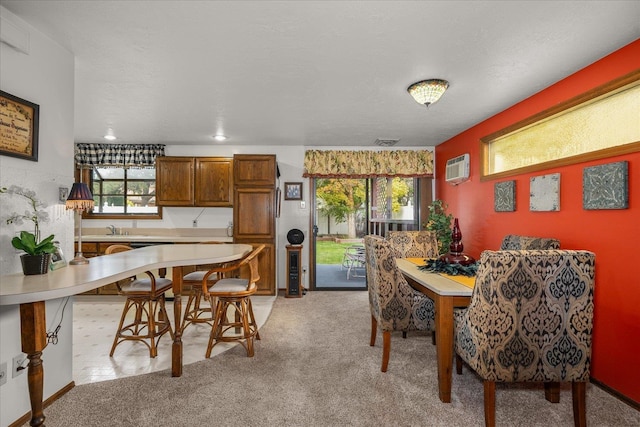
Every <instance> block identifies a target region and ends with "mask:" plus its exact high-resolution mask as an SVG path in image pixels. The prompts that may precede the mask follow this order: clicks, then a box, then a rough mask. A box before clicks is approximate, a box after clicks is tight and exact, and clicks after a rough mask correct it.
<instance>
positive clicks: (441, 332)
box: [435, 295, 453, 403]
mask: <svg viewBox="0 0 640 427" xmlns="http://www.w3.org/2000/svg"><path fill="white" fill-rule="evenodd" d="M435 305H436V354H437V356H438V394H439V396H440V400H441V401H442V402H445V403H449V402H451V373H452V369H453V298H452V297H448V296H442V295H437V296H436V298H435Z"/></svg>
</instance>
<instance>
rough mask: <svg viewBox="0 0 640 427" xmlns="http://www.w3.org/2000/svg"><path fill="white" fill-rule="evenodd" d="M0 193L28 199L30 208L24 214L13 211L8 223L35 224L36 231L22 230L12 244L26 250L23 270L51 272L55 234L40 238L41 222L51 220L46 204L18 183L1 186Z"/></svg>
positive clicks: (54, 249) (26, 272)
mask: <svg viewBox="0 0 640 427" xmlns="http://www.w3.org/2000/svg"><path fill="white" fill-rule="evenodd" d="M0 193H6V194H9V195H18V196H21V197H24V198H25V199H27V200H28V203H29V206H30V208H31V209H30V210H29V211H25V212H24V214H20V213H17V212H13V213H12V214H11V215H10V216H9V217H8V218H7V219H6V223H7V224H16V225H21V224H22V223H23V221H25V220H26V221H31V222H33V225H34V232H33V233H31V232H29V231H21V232H20V237H17V236H16V237H14V238H13V239H12V240H11V245H12V246H13V247H14V248H16V249H19V250H21V251H24V252H25V254H24V255H21V256H20V261H21V262H22V271H23V272H24V274H26V275H31V274H45V273H48V272H49V265H50V264H51V254H52V253H54V252H55V251H56V247H55V245H54V244H53V238H54V235H53V234H52V235H50V236H49V237H47V238H45V239H43V240H40V222H41V221H42V222H46V221H48V220H49V214H48V213H47V212H46V211H45V210H44V208H46V205H45V204H44V203H42V202H41V201H39V200H38V199H37V198H36V193H35V191H31V190H27V189H24V188H22V187H18V186H17V185H12V186H10V187H9V188H4V187H2V188H0Z"/></svg>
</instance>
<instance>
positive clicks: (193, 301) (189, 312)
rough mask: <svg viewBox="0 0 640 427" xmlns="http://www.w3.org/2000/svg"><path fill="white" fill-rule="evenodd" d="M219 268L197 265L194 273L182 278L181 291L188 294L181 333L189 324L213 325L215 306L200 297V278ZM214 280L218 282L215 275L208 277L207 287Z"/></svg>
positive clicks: (211, 243)
mask: <svg viewBox="0 0 640 427" xmlns="http://www.w3.org/2000/svg"><path fill="white" fill-rule="evenodd" d="M200 244H201V245H215V244H224V242H219V241H211V242H200ZM219 266H220V265H215V264H207V265H202V266H199V265H198V266H195V268H196V270H195V271H192V272H190V273H187V274H185V275H184V276H183V277H182V289H183V290H184V292H185V293H188V294H189V297H188V298H187V304H186V306H185V309H184V316H183V319H182V331H184V330H185V329H186V328H187V326H189V325H191V324H198V323H206V324H208V325H209V326H212V325H213V308H214V307H215V305H210V304H209V303H208V302H207V299H206V298H203V297H202V278H203V277H204V275H205V274H207V271H209V270H210V269H212V268H216V267H219ZM216 280H218V275H217V274H211V275H209V276H208V282H209V283H208V286H209V287H211V286H212V285H213V284H214V283H215V282H216ZM204 302H206V304H204Z"/></svg>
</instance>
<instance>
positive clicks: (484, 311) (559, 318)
mask: <svg viewBox="0 0 640 427" xmlns="http://www.w3.org/2000/svg"><path fill="white" fill-rule="evenodd" d="M594 272H595V255H594V254H593V253H592V252H588V251H573V250H529V251H484V252H483V253H482V255H481V257H480V265H479V268H478V274H477V277H476V284H475V288H474V290H473V294H472V297H471V303H470V305H469V307H468V308H466V309H464V310H459V311H456V313H455V340H454V341H455V351H456V353H457V354H458V355H459V356H460V357H461V358H462V359H463V360H464V361H466V362H467V363H468V364H469V366H470V367H471V368H472V369H473V370H475V371H476V372H477V373H478V374H479V375H480V376H481V377H482V378H483V379H484V380H490V381H498V382H523V381H540V382H550V381H557V382H568V381H586V380H588V378H589V370H590V365H591V334H592V329H593V286H594Z"/></svg>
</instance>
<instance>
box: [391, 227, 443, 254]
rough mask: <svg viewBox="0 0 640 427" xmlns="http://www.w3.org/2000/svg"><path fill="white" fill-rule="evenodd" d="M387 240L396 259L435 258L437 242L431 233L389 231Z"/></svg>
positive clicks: (424, 231)
mask: <svg viewBox="0 0 640 427" xmlns="http://www.w3.org/2000/svg"><path fill="white" fill-rule="evenodd" d="M387 240H388V241H389V242H390V243H391V246H392V247H393V249H394V250H395V251H396V256H397V257H398V258H436V257H437V256H438V240H437V239H436V235H435V233H434V232H433V231H426V230H421V231H389V233H387Z"/></svg>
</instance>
